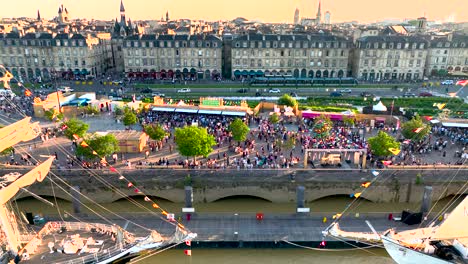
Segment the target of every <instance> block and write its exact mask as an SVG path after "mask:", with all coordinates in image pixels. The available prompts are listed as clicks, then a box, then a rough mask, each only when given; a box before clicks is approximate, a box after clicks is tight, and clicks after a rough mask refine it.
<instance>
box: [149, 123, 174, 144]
mask: <svg viewBox="0 0 468 264" xmlns="http://www.w3.org/2000/svg"><path fill="white" fill-rule="evenodd" d="M144 130H145V133H146V134H148V136H149V137H150V138H151V139H153V140H157V141H161V140H163V139H164V137H165V136H167V134H168V133H167V132H166V131H165V130H164V129H163V128H162V127H161V126H160V125H158V124H152V125H146V126H144Z"/></svg>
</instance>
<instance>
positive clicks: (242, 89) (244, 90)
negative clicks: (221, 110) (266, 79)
mask: <svg viewBox="0 0 468 264" xmlns="http://www.w3.org/2000/svg"><path fill="white" fill-rule="evenodd" d="M248 91H249V89H247V88H240V89H239V90H237V92H238V93H247V92H248Z"/></svg>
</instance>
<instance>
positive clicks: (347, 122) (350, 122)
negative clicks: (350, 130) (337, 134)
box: [343, 116, 354, 127]
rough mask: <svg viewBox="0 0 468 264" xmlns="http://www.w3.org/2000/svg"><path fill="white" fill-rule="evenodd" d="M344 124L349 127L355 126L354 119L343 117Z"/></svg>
mask: <svg viewBox="0 0 468 264" xmlns="http://www.w3.org/2000/svg"><path fill="white" fill-rule="evenodd" d="M343 123H344V124H345V125H347V126H348V127H352V126H354V118H352V117H348V116H343Z"/></svg>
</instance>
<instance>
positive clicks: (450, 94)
mask: <svg viewBox="0 0 468 264" xmlns="http://www.w3.org/2000/svg"><path fill="white" fill-rule="evenodd" d="M448 95H449V96H450V97H455V96H457V93H448Z"/></svg>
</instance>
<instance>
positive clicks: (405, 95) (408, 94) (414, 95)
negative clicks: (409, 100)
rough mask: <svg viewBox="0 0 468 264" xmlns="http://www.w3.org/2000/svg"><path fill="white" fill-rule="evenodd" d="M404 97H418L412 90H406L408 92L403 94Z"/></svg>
mask: <svg viewBox="0 0 468 264" xmlns="http://www.w3.org/2000/svg"><path fill="white" fill-rule="evenodd" d="M403 97H416V94H414V93H410V92H406V93H404V94H403Z"/></svg>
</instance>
